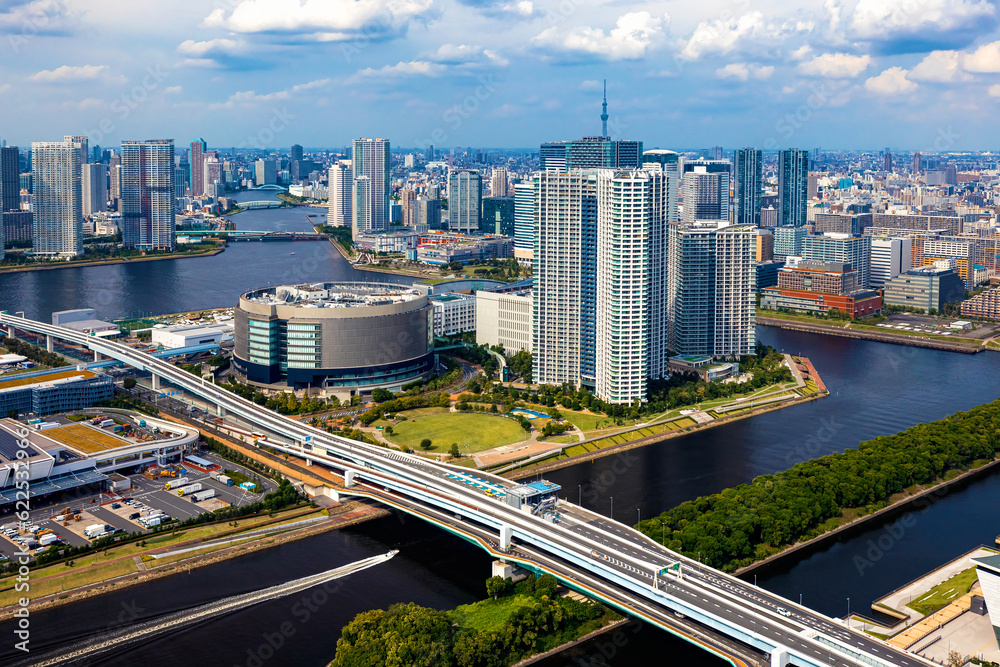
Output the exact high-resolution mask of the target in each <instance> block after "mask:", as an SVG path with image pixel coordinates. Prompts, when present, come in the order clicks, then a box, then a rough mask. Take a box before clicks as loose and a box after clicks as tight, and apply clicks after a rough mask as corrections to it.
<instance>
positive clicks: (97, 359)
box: [94, 350, 101, 362]
mask: <svg viewBox="0 0 1000 667" xmlns="http://www.w3.org/2000/svg"><path fill="white" fill-rule="evenodd" d="M100 360H101V353H100V352H98V351H97V350H94V361H95V362H96V361H100Z"/></svg>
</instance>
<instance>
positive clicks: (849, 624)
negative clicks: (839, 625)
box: [847, 598, 851, 627]
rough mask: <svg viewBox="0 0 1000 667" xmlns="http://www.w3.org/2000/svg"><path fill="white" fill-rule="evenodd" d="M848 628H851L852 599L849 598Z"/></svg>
mask: <svg viewBox="0 0 1000 667" xmlns="http://www.w3.org/2000/svg"><path fill="white" fill-rule="evenodd" d="M847 627H851V598H847Z"/></svg>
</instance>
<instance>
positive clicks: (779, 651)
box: [771, 646, 792, 667]
mask: <svg viewBox="0 0 1000 667" xmlns="http://www.w3.org/2000/svg"><path fill="white" fill-rule="evenodd" d="M791 659H792V656H790V655H788V649H786V648H785V647H784V646H776V647H774V650H773V651H771V667H785V665H787V664H788V663H789V662H790V661H791Z"/></svg>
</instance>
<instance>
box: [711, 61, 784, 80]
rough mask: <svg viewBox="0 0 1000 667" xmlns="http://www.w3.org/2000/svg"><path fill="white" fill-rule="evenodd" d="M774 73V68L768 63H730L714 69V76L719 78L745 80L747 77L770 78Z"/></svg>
mask: <svg viewBox="0 0 1000 667" xmlns="http://www.w3.org/2000/svg"><path fill="white" fill-rule="evenodd" d="M773 74H774V68H773V67H771V66H770V65H755V64H754V63H730V64H729V65H726V66H725V67H720V68H719V69H717V70H715V76H716V77H718V78H720V79H736V80H738V81H746V80H748V79H751V78H753V79H770V78H771V75H773Z"/></svg>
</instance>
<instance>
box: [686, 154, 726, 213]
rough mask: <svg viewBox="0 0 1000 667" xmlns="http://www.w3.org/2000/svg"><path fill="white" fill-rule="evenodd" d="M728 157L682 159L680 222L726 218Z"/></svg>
mask: <svg viewBox="0 0 1000 667" xmlns="http://www.w3.org/2000/svg"><path fill="white" fill-rule="evenodd" d="M730 167H731V165H730V164H729V161H728V160H694V161H692V162H685V163H684V215H683V219H684V222H695V221H697V220H726V221H728V220H729V179H730Z"/></svg>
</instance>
